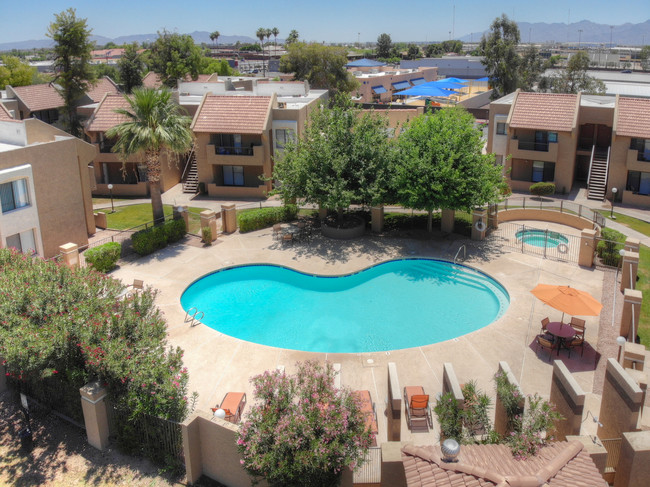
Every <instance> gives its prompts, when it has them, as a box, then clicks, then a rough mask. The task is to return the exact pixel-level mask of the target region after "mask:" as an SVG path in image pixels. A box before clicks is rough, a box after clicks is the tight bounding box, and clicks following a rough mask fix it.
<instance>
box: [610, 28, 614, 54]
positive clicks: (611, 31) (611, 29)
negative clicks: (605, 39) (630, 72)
mask: <svg viewBox="0 0 650 487" xmlns="http://www.w3.org/2000/svg"><path fill="white" fill-rule="evenodd" d="M613 35H614V26H613V25H610V26H609V50H610V51H611V50H612V36H613Z"/></svg>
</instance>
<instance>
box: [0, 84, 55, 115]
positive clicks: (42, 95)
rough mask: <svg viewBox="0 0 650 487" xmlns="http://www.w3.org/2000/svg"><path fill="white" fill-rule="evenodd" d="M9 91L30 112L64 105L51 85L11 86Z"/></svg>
mask: <svg viewBox="0 0 650 487" xmlns="http://www.w3.org/2000/svg"><path fill="white" fill-rule="evenodd" d="M11 89H12V90H13V91H14V92H15V93H16V96H18V98H20V99H21V100H22V102H23V103H24V104H25V106H26V107H27V109H28V110H29V111H30V112H37V111H39V110H50V109H53V108H60V107H62V106H63V105H65V102H64V101H63V98H62V97H61V95H60V94H59V92H58V91H57V90H56V88H55V87H54V86H53V85H52V84H51V83H44V84H41V85H30V86H18V87H16V88H14V87H13V86H12V87H11Z"/></svg>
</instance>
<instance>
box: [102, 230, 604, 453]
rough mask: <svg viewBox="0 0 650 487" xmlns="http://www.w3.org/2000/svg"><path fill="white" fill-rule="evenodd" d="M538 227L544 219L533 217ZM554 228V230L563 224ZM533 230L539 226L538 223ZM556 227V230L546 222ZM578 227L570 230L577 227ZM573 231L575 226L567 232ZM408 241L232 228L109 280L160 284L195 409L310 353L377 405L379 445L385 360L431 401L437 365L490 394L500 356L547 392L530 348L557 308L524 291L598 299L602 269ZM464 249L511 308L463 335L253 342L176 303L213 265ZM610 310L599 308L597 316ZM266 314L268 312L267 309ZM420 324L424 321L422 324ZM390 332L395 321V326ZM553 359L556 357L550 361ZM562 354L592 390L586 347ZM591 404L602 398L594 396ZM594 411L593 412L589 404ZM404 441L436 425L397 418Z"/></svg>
mask: <svg viewBox="0 0 650 487" xmlns="http://www.w3.org/2000/svg"><path fill="white" fill-rule="evenodd" d="M535 223H536V224H538V225H539V224H540V223H541V222H535ZM558 227H559V230H560V231H564V230H567V227H560V226H558ZM538 228H539V226H538ZM552 229H553V230H556V228H555V227H553V228H552ZM575 232H577V230H576V231H575ZM571 233H572V232H571ZM434 235H435V236H434V237H433V238H427V239H416V238H414V239H408V238H389V237H374V236H366V237H363V238H360V239H356V240H352V241H336V240H330V239H327V238H324V237H321V236H320V235H316V236H315V238H314V239H313V241H312V242H311V244H309V245H308V244H299V243H296V244H295V245H294V246H284V247H283V246H282V244H281V243H279V242H276V241H274V240H273V238H272V234H271V230H270V229H267V230H261V231H257V232H251V233H248V234H239V233H235V234H232V235H226V236H223V237H219V240H218V241H217V242H216V243H215V244H214V245H213V246H210V247H201V246H196V245H188V244H176V245H174V246H171V247H168V248H166V249H163V250H161V251H159V252H157V253H155V254H154V255H152V256H148V257H144V258H139V259H135V260H133V261H131V262H128V263H124V264H122V265H121V266H120V267H119V268H118V269H117V270H115V271H113V272H112V274H111V275H112V276H113V277H116V278H119V279H122V281H123V282H125V283H130V282H132V281H133V279H134V278H136V279H143V280H144V282H145V285H147V286H152V287H153V288H156V289H158V290H159V295H158V298H157V302H158V305H159V307H160V308H161V310H162V311H163V312H164V314H165V317H166V320H167V322H168V327H169V328H168V329H169V342H170V344H172V345H174V346H176V345H177V346H180V347H182V348H183V349H184V350H185V355H184V361H185V365H187V367H188V369H189V373H190V384H189V390H190V392H191V391H197V392H198V393H199V399H198V403H197V408H198V409H201V410H207V409H208V408H210V407H213V406H215V405H216V404H217V403H219V402H220V401H221V400H222V398H223V396H224V395H225V394H226V393H227V392H229V391H242V392H246V393H247V394H248V401H249V405H250V404H251V403H252V401H253V395H252V388H251V386H250V383H249V378H250V377H251V376H253V375H256V374H259V373H262V372H264V371H265V370H269V369H275V368H276V367H277V366H279V365H283V366H285V368H286V371H287V372H288V373H291V372H292V371H294V370H295V364H296V362H297V361H304V360H307V359H315V360H318V361H324V360H329V361H330V362H333V363H340V364H341V384H342V385H343V386H345V387H349V388H351V389H353V390H356V389H368V390H369V391H370V394H371V396H372V399H373V401H374V402H375V404H376V410H377V416H378V422H379V435H378V442H380V443H381V442H383V441H386V415H385V410H386V403H387V400H388V386H387V380H388V378H387V376H388V372H387V363H388V362H395V363H396V364H397V372H398V377H399V383H400V387H401V388H403V387H404V386H409V385H422V386H423V387H424V388H425V391H426V393H427V394H429V395H430V396H431V398H432V401H433V402H434V401H435V399H434V398H435V396H436V394H437V393H438V392H440V391H441V390H442V382H441V381H442V372H443V363H444V362H451V363H452V364H453V366H454V369H455V371H456V375H457V377H458V379H459V381H460V382H461V383H464V382H468V381H470V380H476V381H477V383H478V386H479V388H480V389H482V390H483V391H485V392H486V393H488V394H490V395H491V396H493V395H494V383H493V380H492V377H493V375H494V373H495V372H496V370H497V368H498V363H499V361H506V362H508V364H509V365H510V367H511V369H512V371H513V372H514V374H515V376H516V377H517V379H518V380H519V381H520V384H521V386H522V389H523V391H524V392H525V393H527V394H531V393H534V392H538V393H539V394H540V395H541V396H543V397H548V395H549V393H550V385H551V375H552V365H551V364H550V363H549V362H548V361H547V359H548V355H546V353H545V352H543V351H542V352H540V354H539V356H537V355H536V353H535V347H534V338H535V336H536V335H537V334H538V333H539V329H540V321H541V319H542V318H544V317H545V316H549V317H550V318H551V320H552V321H553V320H557V319H559V318H560V316H561V313H560V312H558V311H556V310H554V309H552V308H550V307H549V306H546V305H544V304H543V303H541V302H540V301H539V300H537V299H536V298H535V297H534V296H533V295H532V294H531V293H530V290H531V289H532V288H533V287H535V286H536V285H537V284H538V283H547V284H563V285H570V286H572V287H576V288H579V289H582V290H584V291H587V292H589V293H591V294H592V295H593V296H594V297H595V298H596V299H599V300H600V299H601V292H602V287H603V276H604V273H603V271H601V270H597V269H595V268H592V269H586V268H581V267H579V266H578V265H577V264H566V263H561V262H557V261H554V260H547V259H542V258H540V257H538V256H534V255H525V254H521V253H516V252H511V251H509V250H507V249H500V248H498V246H496V245H494V244H491V243H490V242H489V240H488V241H486V242H480V243H479V242H472V241H470V240H468V239H466V238H463V237H460V236H458V235H452V236H446V237H445V236H441V235H439V234H437V235H436V234H434ZM462 244H465V245H466V246H467V260H465V261H464V262H463V263H465V264H468V265H471V266H473V267H476V268H478V269H480V270H481V271H483V272H486V273H487V274H489V275H491V276H492V277H493V278H495V279H497V280H498V281H499V282H500V283H501V284H502V285H504V287H505V288H506V289H507V290H508V292H509V293H510V300H511V302H510V307H509V308H508V310H507V311H506V313H505V314H504V316H502V317H501V318H500V319H499V320H497V321H496V322H494V323H492V324H491V325H488V326H486V327H484V328H482V329H480V330H477V331H475V332H473V333H470V334H468V335H465V336H462V337H459V338H456V339H453V340H450V341H446V342H442V343H438V344H433V345H427V346H422V347H416V348H410V349H404V350H396V351H391V352H378V353H359V354H326V353H311V352H299V351H293V350H285V349H278V348H272V347H267V346H263V345H257V344H254V343H250V342H245V341H242V340H239V339H236V338H232V337H229V336H226V335H223V334H221V333H219V332H217V331H215V330H212V329H210V328H208V327H207V326H204V325H202V324H199V325H197V326H194V327H190V326H189V324H188V323H185V322H184V318H185V312H184V311H183V309H182V308H181V305H180V296H181V293H182V292H183V290H184V289H185V288H186V287H187V286H188V285H189V284H190V283H191V282H192V281H193V280H195V279H197V278H199V277H201V276H202V275H204V274H207V273H209V272H212V271H214V270H216V269H219V268H222V267H225V266H230V265H235V264H248V263H272V264H278V265H284V266H289V267H292V268H294V269H297V270H300V271H304V272H310V273H317V274H325V275H332V274H344V273H348V272H353V271H357V270H359V269H363V268H365V267H368V266H371V265H373V264H376V263H378V262H382V261H385V260H388V259H393V258H399V257H432V258H441V259H447V260H452V259H453V258H454V255H455V254H456V252H457V250H458V248H459V247H460V245H462ZM605 312H608V311H607V310H603V313H605ZM268 313H269V316H270V315H272V314H273V309H272V308H269V309H268ZM586 322H587V331H586V339H587V341H588V343H589V344H590V345H591V346H593V347H595V348H598V344H597V340H598V327H599V322H600V319H599V318H598V317H586ZM423 325H425V324H423ZM395 333H396V334H398V333H400V324H399V323H395ZM555 358H557V357H556V356H554V359H555ZM560 359H561V360H562V361H563V362H564V363H565V364H566V365H567V367H568V368H569V370H570V371H571V372H573V373H574V375H575V378H576V380H577V381H578V383H579V384H580V386H581V387H582V388H583V389H584V390H585V391H586V392H587V393H591V392H592V391H593V389H594V387H593V382H594V370H595V366H594V363H595V351H594V350H593V348H591V347H585V351H584V356H583V357H580V354H579V353H572V355H571V359H568V358H567V353H566V351H562V352H561V353H560ZM588 396H589V397H588V404H591V403H595V404H597V403H598V402H599V400H598V398H597V397H596V396H594V395H593V394H589V395H588ZM595 410H597V409H595ZM402 418H403V419H402V428H401V435H402V440H403V441H412V442H414V443H416V444H431V443H432V442H434V441H437V439H438V432H437V430H436V429H437V423H436V421H435V416H434V429H433V430H431V431H429V432H415V433H411V431H410V430H409V429H408V428H407V427H406V423H405V420H404V414H402Z"/></svg>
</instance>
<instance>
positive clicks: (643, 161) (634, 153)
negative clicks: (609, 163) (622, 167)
mask: <svg viewBox="0 0 650 487" xmlns="http://www.w3.org/2000/svg"><path fill="white" fill-rule="evenodd" d="M625 162H626V164H627V168H628V170H631V171H648V170H650V165H649V164H648V163H649V162H650V154H648V153H645V154H644V153H643V152H641V151H639V150H637V149H628V150H627V158H626V160H625Z"/></svg>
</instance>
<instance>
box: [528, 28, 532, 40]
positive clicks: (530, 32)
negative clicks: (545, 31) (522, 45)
mask: <svg viewBox="0 0 650 487" xmlns="http://www.w3.org/2000/svg"><path fill="white" fill-rule="evenodd" d="M532 32H533V28H532V27H528V44H532V42H531V41H530V38H531V35H532Z"/></svg>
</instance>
